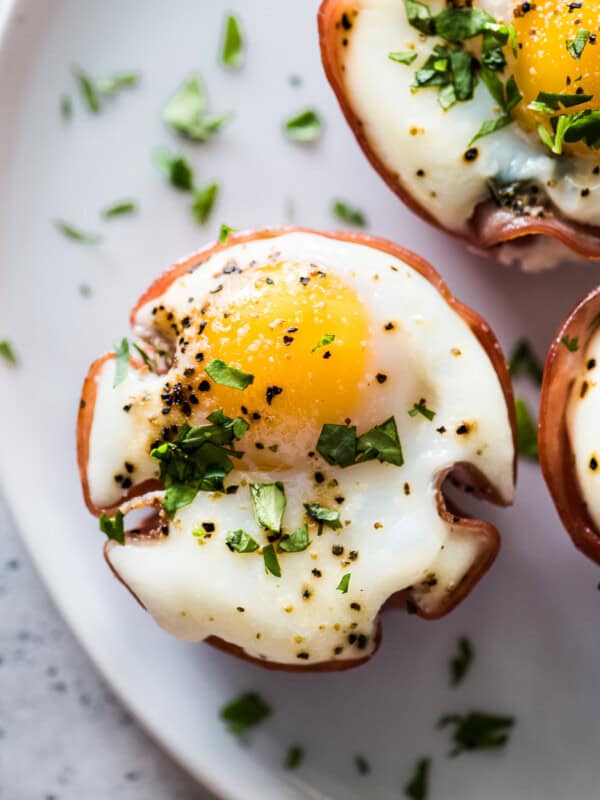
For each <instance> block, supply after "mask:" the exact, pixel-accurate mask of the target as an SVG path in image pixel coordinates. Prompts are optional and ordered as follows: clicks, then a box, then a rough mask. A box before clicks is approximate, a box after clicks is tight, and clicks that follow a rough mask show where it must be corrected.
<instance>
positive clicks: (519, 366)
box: [508, 339, 544, 386]
mask: <svg viewBox="0 0 600 800" xmlns="http://www.w3.org/2000/svg"><path fill="white" fill-rule="evenodd" d="M508 369H509V372H510V375H511V378H518V377H519V376H520V375H527V376H528V377H529V378H531V379H532V380H533V381H534V382H535V383H536V384H537V385H538V386H541V384H542V376H543V374H544V367H543V365H542V364H541V363H540V361H539V359H538V358H537V356H536V355H535V353H534V352H533V348H532V347H531V345H530V343H529V342H528V341H527V339H519V341H518V342H517V343H516V344H515V346H514V347H513V350H512V353H511V354H510V359H509V361H508Z"/></svg>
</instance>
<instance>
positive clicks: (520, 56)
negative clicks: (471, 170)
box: [513, 0, 600, 152]
mask: <svg viewBox="0 0 600 800" xmlns="http://www.w3.org/2000/svg"><path fill="white" fill-rule="evenodd" d="M579 6H581V7H579ZM513 22H514V25H515V28H516V32H517V40H518V50H517V58H516V59H515V60H514V62H513V72H514V76H515V80H516V82H517V85H518V87H519V89H520V90H521V93H522V94H523V99H522V101H521V102H520V103H519V105H518V106H517V107H516V109H515V112H514V114H515V117H516V118H517V119H518V120H519V121H520V122H521V124H522V125H523V126H524V127H525V128H526V129H528V130H532V129H534V128H536V127H537V125H538V124H539V123H540V122H544V123H545V124H546V125H547V126H548V129H550V126H549V124H548V117H545V116H544V115H540V114H538V113H536V112H534V111H531V110H529V109H528V108H527V106H528V105H529V103H531V102H532V101H533V100H535V99H536V98H537V96H538V93H539V92H550V93H555V94H585V95H593V97H592V99H591V100H589V101H587V102H585V103H582V104H581V105H578V106H574V107H573V108H571V109H569V110H565V109H563V110H562V113H572V112H574V111H585V110H586V109H596V108H600V69H599V67H598V64H599V59H600V3H598V2H597V0H582V2H580V3H568V2H565V0H560V1H559V0H538V2H532V3H519V4H517V5H516V6H515V10H514V19H513ZM579 31H588V32H589V33H590V38H589V40H588V42H587V44H586V46H585V47H584V49H583V53H582V54H581V57H580V58H579V59H577V58H574V57H573V56H572V55H571V54H570V53H569V49H568V48H567V43H568V42H569V41H574V40H575V37H576V36H577V33H578V32H579ZM560 113H561V111H558V112H557V114H560ZM582 147H583V148H584V149H585V150H586V151H588V148H587V147H586V146H585V145H577V149H581V148H582ZM588 152H589V151H588Z"/></svg>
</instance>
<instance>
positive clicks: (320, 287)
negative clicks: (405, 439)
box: [198, 263, 370, 466]
mask: <svg viewBox="0 0 600 800" xmlns="http://www.w3.org/2000/svg"><path fill="white" fill-rule="evenodd" d="M202 321H203V322H205V323H206V325H204V326H203V331H202V335H201V336H200V338H199V340H198V346H199V348H200V350H201V351H202V353H203V356H204V358H203V361H202V363H201V366H202V367H204V368H206V366H207V365H209V364H210V363H211V361H212V360H214V359H219V360H221V361H224V362H225V363H226V364H228V365H229V366H232V367H236V368H238V369H241V370H243V371H244V372H246V373H250V374H252V375H253V376H254V382H253V383H252V384H251V385H250V386H248V387H247V388H246V389H244V390H238V389H233V388H230V387H227V386H224V385H222V384H219V383H217V382H215V381H214V380H213V379H211V378H210V376H209V375H207V374H205V375H199V377H200V378H202V377H204V378H205V379H206V380H207V381H208V383H209V384H210V389H209V390H208V391H206V392H205V393H204V394H203V395H202V401H203V404H204V403H207V404H208V407H209V408H211V409H212V408H215V409H216V408H222V409H223V411H224V412H225V414H227V415H228V416H232V417H233V416H238V415H241V416H243V417H244V418H245V419H246V420H247V421H248V422H249V423H250V429H249V431H248V433H247V434H246V436H245V437H244V440H243V447H242V449H243V450H244V451H245V452H246V460H250V461H251V462H255V463H256V464H257V465H263V466H264V465H265V464H266V465H273V466H275V465H277V466H284V465H288V466H291V465H292V464H293V463H294V462H295V461H296V460H297V458H298V456H299V455H300V456H306V453H307V452H308V451H310V450H314V448H315V445H316V442H317V439H318V436H319V433H320V431H321V427H322V426H323V425H324V424H325V423H328V422H329V423H331V422H333V423H340V424H342V423H344V421H345V420H351V419H353V416H354V412H355V411H356V407H357V403H358V400H359V393H360V390H361V384H363V385H364V382H365V366H366V363H367V357H368V351H369V340H370V336H369V323H368V319H367V316H366V314H365V308H364V306H363V304H362V303H361V301H360V300H359V297H358V295H357V293H356V291H355V290H354V289H353V288H352V287H351V286H349V285H348V284H346V283H344V282H343V281H342V280H341V279H340V278H339V277H338V276H337V275H335V274H332V273H330V272H325V271H324V270H321V269H319V268H318V267H317V266H315V265H313V264H290V263H277V264H274V265H269V266H264V267H254V268H252V269H251V270H249V271H247V272H245V273H243V274H242V275H235V276H231V278H230V279H229V281H228V286H227V288H226V291H224V292H223V293H222V295H216V296H215V299H214V300H211V301H210V303H209V305H208V308H207V309H206V310H205V313H204V315H203V316H202Z"/></svg>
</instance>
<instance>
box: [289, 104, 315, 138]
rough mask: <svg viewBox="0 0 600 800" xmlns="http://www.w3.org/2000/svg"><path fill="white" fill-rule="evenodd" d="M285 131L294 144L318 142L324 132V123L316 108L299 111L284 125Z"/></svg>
mask: <svg viewBox="0 0 600 800" xmlns="http://www.w3.org/2000/svg"><path fill="white" fill-rule="evenodd" d="M283 131H284V133H285V135H286V136H287V138H288V139H291V140H292V141H293V142H302V143H305V144H306V143H310V142H316V141H317V139H319V138H320V136H321V133H322V132H323V123H322V121H321V118H320V116H319V114H318V112H317V111H316V110H315V109H314V108H307V109H305V110H304V111H299V112H298V113H297V114H294V115H293V116H291V117H288V119H286V120H285V122H284V123H283Z"/></svg>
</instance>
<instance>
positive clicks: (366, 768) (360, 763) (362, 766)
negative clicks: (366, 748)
mask: <svg viewBox="0 0 600 800" xmlns="http://www.w3.org/2000/svg"><path fill="white" fill-rule="evenodd" d="M354 764H355V766H356V769H357V770H358V772H359V774H360V775H367V774H368V773H369V772H371V765H370V764H369V762H368V761H367V759H366V758H365V757H364V756H362V755H360V753H359V754H357V755H355V756H354Z"/></svg>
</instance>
